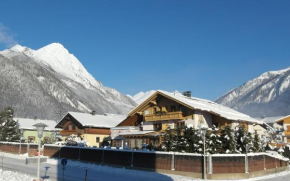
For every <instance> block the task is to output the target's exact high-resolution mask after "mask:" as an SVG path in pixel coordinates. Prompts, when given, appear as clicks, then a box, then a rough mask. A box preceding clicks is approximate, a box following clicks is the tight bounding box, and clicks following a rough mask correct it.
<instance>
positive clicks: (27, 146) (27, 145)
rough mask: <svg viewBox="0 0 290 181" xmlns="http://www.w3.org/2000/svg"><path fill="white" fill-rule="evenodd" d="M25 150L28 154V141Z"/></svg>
mask: <svg viewBox="0 0 290 181" xmlns="http://www.w3.org/2000/svg"><path fill="white" fill-rule="evenodd" d="M26 152H27V153H28V154H29V143H27V146H26Z"/></svg>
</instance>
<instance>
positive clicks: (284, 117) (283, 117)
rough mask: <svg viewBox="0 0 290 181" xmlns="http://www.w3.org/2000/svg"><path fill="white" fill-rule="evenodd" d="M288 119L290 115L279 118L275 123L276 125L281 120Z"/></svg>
mask: <svg viewBox="0 0 290 181" xmlns="http://www.w3.org/2000/svg"><path fill="white" fill-rule="evenodd" d="M289 117H290V115H288V116H283V117H280V118H278V119H276V123H278V122H280V121H282V120H283V119H286V118H289Z"/></svg>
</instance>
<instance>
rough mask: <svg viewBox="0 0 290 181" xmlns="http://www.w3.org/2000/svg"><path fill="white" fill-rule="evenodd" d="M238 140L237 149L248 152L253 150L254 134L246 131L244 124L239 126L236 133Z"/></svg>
mask: <svg viewBox="0 0 290 181" xmlns="http://www.w3.org/2000/svg"><path fill="white" fill-rule="evenodd" d="M235 135H236V140H237V145H236V147H237V150H238V151H239V152H240V153H246V152H253V151H254V148H253V138H252V134H251V133H249V132H246V131H245V127H244V126H239V127H238V131H237V132H236V133H235ZM247 146H248V148H249V150H248V151H246V147H247Z"/></svg>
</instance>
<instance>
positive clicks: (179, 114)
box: [144, 111, 185, 121]
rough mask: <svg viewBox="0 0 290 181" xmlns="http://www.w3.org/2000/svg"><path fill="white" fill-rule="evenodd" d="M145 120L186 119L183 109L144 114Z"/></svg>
mask: <svg viewBox="0 0 290 181" xmlns="http://www.w3.org/2000/svg"><path fill="white" fill-rule="evenodd" d="M144 119H145V121H162V120H174V119H180V120H182V119H185V117H184V116H183V115H182V112H181V111H178V112H166V113H164V112H162V113H161V114H147V115H145V116H144Z"/></svg>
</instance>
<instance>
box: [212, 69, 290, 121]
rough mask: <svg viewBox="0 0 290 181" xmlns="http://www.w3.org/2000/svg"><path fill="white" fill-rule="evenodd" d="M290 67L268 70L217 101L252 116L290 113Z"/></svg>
mask: <svg viewBox="0 0 290 181" xmlns="http://www.w3.org/2000/svg"><path fill="white" fill-rule="evenodd" d="M289 98H290V67H289V68H286V69H282V70H277V71H268V72H265V73H263V74H261V75H260V76H258V77H257V78H254V79H252V80H249V81H247V82H246V83H244V84H243V85H241V86H239V87H237V88H235V89H233V90H231V91H229V92H228V93H226V94H224V95H223V96H221V97H220V98H218V99H216V100H215V102H217V103H219V104H222V105H224V106H228V107H231V108H233V109H235V110H238V111H240V112H243V113H246V114H249V115H251V116H252V117H260V116H262V115H265V116H283V115H287V114H289V113H290V107H289V101H288V100H289Z"/></svg>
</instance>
